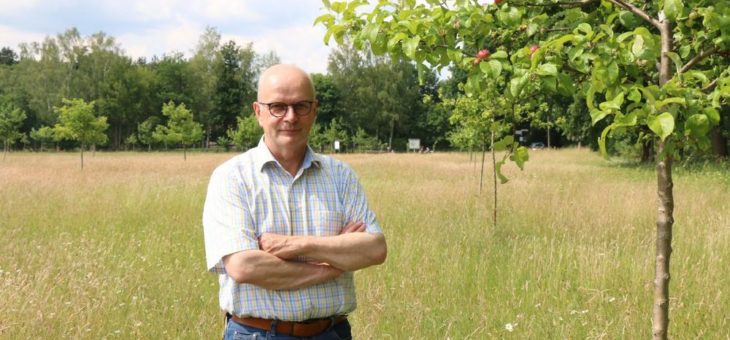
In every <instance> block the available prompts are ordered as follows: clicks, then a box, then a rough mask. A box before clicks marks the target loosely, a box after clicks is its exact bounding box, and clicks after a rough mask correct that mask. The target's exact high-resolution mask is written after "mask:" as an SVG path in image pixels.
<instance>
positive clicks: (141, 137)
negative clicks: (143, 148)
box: [137, 116, 160, 151]
mask: <svg viewBox="0 0 730 340" xmlns="http://www.w3.org/2000/svg"><path fill="white" fill-rule="evenodd" d="M159 123H160V119H159V118H157V116H152V117H149V118H147V119H145V121H144V122H141V123H139V124H138V125H137V141H138V142H139V143H140V144H142V145H147V151H152V144H153V143H154V142H155V138H154V132H155V130H156V128H157V125H158V124H159Z"/></svg>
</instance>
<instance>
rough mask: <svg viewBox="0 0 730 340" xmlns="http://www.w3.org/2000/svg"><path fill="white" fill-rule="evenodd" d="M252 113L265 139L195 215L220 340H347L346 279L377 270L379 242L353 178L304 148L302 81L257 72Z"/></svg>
mask: <svg viewBox="0 0 730 340" xmlns="http://www.w3.org/2000/svg"><path fill="white" fill-rule="evenodd" d="M253 110H254V112H255V113H256V118H257V120H258V122H259V125H260V126H261V127H262V128H263V130H264V135H263V137H262V139H261V141H260V142H259V145H258V146H257V147H256V148H253V149H251V150H249V151H247V152H246V153H243V154H241V155H238V156H236V157H234V158H232V159H230V160H229V161H227V162H225V163H223V164H222V165H220V166H219V167H218V168H216V169H215V171H214V172H213V175H212V176H211V179H210V184H209V186H208V194H207V197H206V201H205V207H204V212H203V226H204V233H205V249H206V257H207V264H208V270H210V271H211V272H214V273H217V274H218V276H219V283H220V293H219V300H220V305H221V309H223V310H224V311H225V312H226V313H227V315H228V317H229V318H230V320H229V321H228V323H227V326H226V331H225V335H224V339H238V338H243V339H252V338H257V337H263V338H266V339H296V338H311V339H347V338H350V337H351V335H350V325H349V323H348V322H347V318H346V316H347V314H348V313H350V312H352V311H353V310H354V309H355V304H356V303H355V287H354V282H353V273H352V272H354V271H356V270H358V269H362V268H365V267H368V266H371V265H376V264H380V263H383V261H385V257H386V253H387V250H386V243H385V238H384V236H383V234H382V231H381V230H380V227H379V225H378V224H377V222H376V220H375V215H374V213H373V212H372V211H371V210H370V209H369V208H368V205H367V200H366V199H365V195H364V193H363V190H362V187H361V186H360V184H359V182H358V181H357V178H356V177H355V175H354V173H353V172H352V170H351V169H350V168H349V167H348V166H346V165H345V164H344V163H342V162H340V161H338V160H335V159H333V158H331V157H327V156H323V155H319V154H316V153H314V152H313V151H312V149H311V148H309V146H308V145H307V138H308V136H309V131H310V129H311V127H312V124H314V120H315V118H316V116H317V100H316V99H315V91H314V85H313V83H312V80H311V78H310V77H309V75H308V74H307V73H305V72H304V71H302V70H301V69H299V68H298V67H296V66H293V65H275V66H272V67H271V68H269V69H267V70H266V71H264V72H263V73H262V75H261V77H260V78H259V85H258V98H257V101H256V102H254V103H253ZM267 336H268V337H267Z"/></svg>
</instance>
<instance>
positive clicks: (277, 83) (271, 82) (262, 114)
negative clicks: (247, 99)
mask: <svg viewBox="0 0 730 340" xmlns="http://www.w3.org/2000/svg"><path fill="white" fill-rule="evenodd" d="M260 81H261V85H260V86H259V94H258V101H257V102H255V103H254V104H253V109H254V111H255V112H256V118H257V119H258V122H259V125H260V126H261V127H262V128H263V129H264V141H265V142H266V146H268V147H269V150H271V152H272V153H273V154H274V155H281V154H282V153H285V152H286V153H288V152H302V153H303V152H304V151H305V150H306V145H307V138H308V136H309V131H310V129H311V128H312V124H314V120H315V118H316V116H317V103H316V101H315V102H314V103H312V108H311V110H310V112H309V114H307V115H303V116H302V115H298V114H297V113H296V112H294V107H293V105H294V104H296V103H300V102H303V101H314V100H315V99H314V93H313V91H312V85H311V83H310V82H309V78H308V77H307V76H306V75H305V74H303V73H301V71H299V70H297V69H287V68H283V69H281V70H275V71H273V72H270V73H269V74H267V75H265V76H262V78H261V80H260ZM261 103H284V104H289V105H292V106H290V107H287V109H286V113H284V114H283V115H282V116H281V117H275V116H274V115H272V114H271V112H270V110H269V106H268V105H264V104H261ZM302 155H303V154H302Z"/></svg>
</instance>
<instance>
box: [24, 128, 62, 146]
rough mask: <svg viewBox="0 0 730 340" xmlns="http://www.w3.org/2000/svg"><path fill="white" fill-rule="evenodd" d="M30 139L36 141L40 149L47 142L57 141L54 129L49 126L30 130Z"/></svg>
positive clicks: (47, 143) (46, 144)
mask: <svg viewBox="0 0 730 340" xmlns="http://www.w3.org/2000/svg"><path fill="white" fill-rule="evenodd" d="M30 139H32V140H34V141H36V142H38V146H39V148H40V150H41V151H43V149H44V148H46V147H48V145H49V144H51V143H53V142H56V141H58V139H57V138H56V133H55V131H54V129H53V128H52V127H50V126H41V127H40V128H39V129H35V128H34V129H32V130H30Z"/></svg>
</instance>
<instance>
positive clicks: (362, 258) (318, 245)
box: [260, 232, 387, 271]
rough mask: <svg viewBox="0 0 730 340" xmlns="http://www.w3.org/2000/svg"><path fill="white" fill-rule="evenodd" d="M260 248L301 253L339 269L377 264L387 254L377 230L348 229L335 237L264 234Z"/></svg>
mask: <svg viewBox="0 0 730 340" xmlns="http://www.w3.org/2000/svg"><path fill="white" fill-rule="evenodd" d="M260 243H261V249H262V250H264V251H266V252H268V253H270V254H272V255H275V256H277V257H280V258H282V259H290V258H294V257H296V256H305V257H307V258H309V259H312V260H314V261H317V262H324V263H327V264H329V265H331V266H333V267H335V268H338V269H340V270H343V271H355V270H358V269H362V268H365V267H369V266H372V265H376V264H381V263H383V261H385V257H386V256H387V246H386V243H385V237H384V236H383V234H380V233H372V234H371V233H365V232H352V233H345V234H341V235H337V236H324V237H318V236H283V235H276V234H268V235H264V236H262V238H261V242H260Z"/></svg>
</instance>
